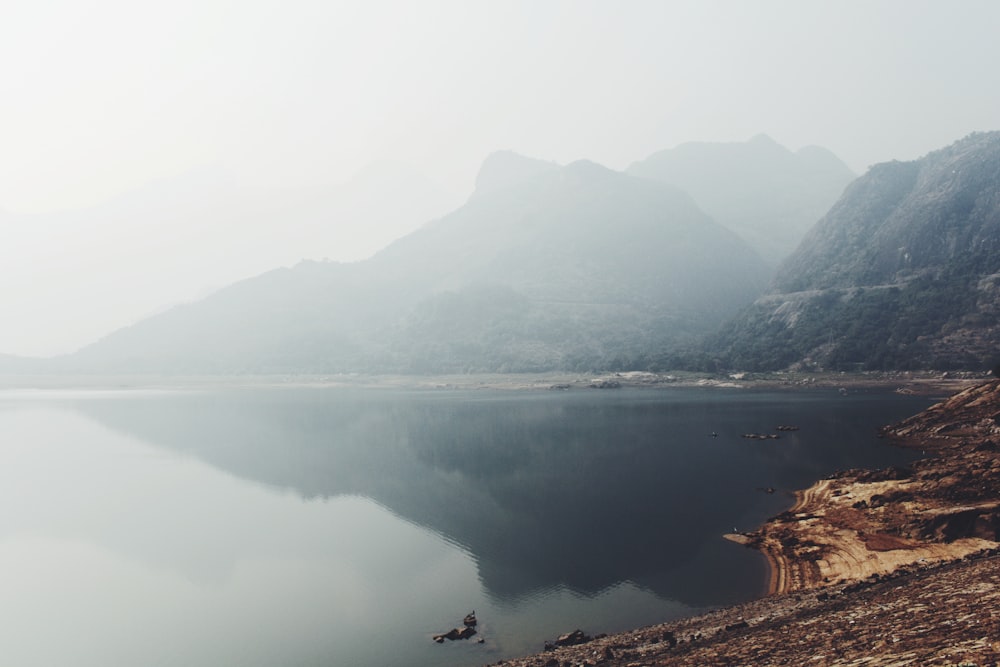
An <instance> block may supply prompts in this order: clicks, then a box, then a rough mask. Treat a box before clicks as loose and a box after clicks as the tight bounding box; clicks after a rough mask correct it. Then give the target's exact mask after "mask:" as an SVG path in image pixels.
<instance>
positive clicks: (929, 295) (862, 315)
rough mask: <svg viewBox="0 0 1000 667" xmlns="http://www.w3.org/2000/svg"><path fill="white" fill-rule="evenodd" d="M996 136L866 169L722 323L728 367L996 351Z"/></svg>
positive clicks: (956, 362) (965, 364)
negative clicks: (760, 292)
mask: <svg viewBox="0 0 1000 667" xmlns="http://www.w3.org/2000/svg"><path fill="white" fill-rule="evenodd" d="M998 297H1000V133H998V132H991V133H978V134H973V135H970V136H968V137H966V138H964V139H962V140H961V141H958V142H956V143H955V144H953V145H951V146H949V147H947V148H944V149H941V150H938V151H935V152H933V153H930V154H928V155H927V156H925V157H923V158H921V159H919V160H915V161H913V162H905V163H902V162H891V163H886V164H881V165H877V166H875V167H873V168H872V169H871V170H870V171H869V172H868V173H867V174H866V175H865V176H863V177H861V178H859V179H858V180H857V181H856V182H854V183H853V184H852V185H851V186H850V187H849V188H848V189H847V191H846V192H845V193H844V196H843V197H842V198H841V199H840V201H838V202H837V204H836V205H835V206H834V207H833V208H832V209H831V210H830V212H829V213H828V214H827V215H826V216H825V217H824V218H823V219H822V220H821V221H820V222H819V223H818V224H817V225H816V227H815V228H814V229H813V230H812V231H811V232H810V233H809V234H808V236H807V237H806V239H805V240H804V241H803V242H802V245H801V246H800V247H799V248H798V250H796V252H795V253H794V254H793V255H792V256H791V257H789V258H788V260H787V261H786V262H785V264H784V265H783V267H782V268H781V270H780V271H779V273H778V275H777V277H776V278H775V280H774V283H773V286H772V290H771V294H769V295H767V296H764V297H761V298H760V299H759V300H758V301H757V302H756V303H755V304H754V305H753V307H752V308H750V309H749V310H748V311H746V312H745V313H744V314H743V315H742V316H741V317H740V318H738V319H737V320H736V321H735V322H733V323H732V324H731V325H729V326H728V327H727V329H726V331H725V332H724V334H723V336H722V338H721V343H720V347H719V349H720V350H722V352H723V354H724V356H725V357H726V358H727V359H728V360H729V362H730V363H731V364H734V365H738V366H741V367H760V368H775V367H782V366H787V365H790V364H801V363H806V364H819V365H822V366H827V367H833V368H857V367H862V368H959V367H962V368H980V367H983V366H985V365H987V364H989V363H991V361H992V359H993V357H994V356H995V355H996V354H997V350H998V349H1000V327H998V326H997V325H998V323H1000V319H998V318H1000V298H998Z"/></svg>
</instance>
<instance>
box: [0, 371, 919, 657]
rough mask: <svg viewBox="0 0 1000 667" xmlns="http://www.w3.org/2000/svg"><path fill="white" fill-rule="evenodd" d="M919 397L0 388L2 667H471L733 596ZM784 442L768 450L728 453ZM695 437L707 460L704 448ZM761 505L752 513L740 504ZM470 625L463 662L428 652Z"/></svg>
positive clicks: (864, 462) (899, 455) (877, 450)
mask: <svg viewBox="0 0 1000 667" xmlns="http://www.w3.org/2000/svg"><path fill="white" fill-rule="evenodd" d="M929 403H930V401H929V400H927V399H920V398H912V397H903V396H897V395H894V394H886V393H866V394H852V395H850V396H847V397H841V396H839V395H838V394H837V392H836V391H833V390H829V391H825V390H814V391H810V392H804V393H763V392H761V393H752V392H746V391H730V390H693V389H672V390H665V391H649V390H644V391H640V390H620V391H576V392H565V393H563V392H514V393H503V392H475V391H440V392H438V391H423V392H416V391H414V392H403V391H389V390H367V391H361V390H353V389H352V390H348V389H279V390H274V389H242V390H238V389H228V390H218V391H204V390H202V391H190V392H185V391H174V392H147V391H138V390H137V391H121V392H101V391H90V392H76V393H73V392H19V391H5V392H0V502H2V507H3V508H4V509H3V511H2V515H0V516H2V517H3V519H2V521H3V523H2V528H0V590H2V591H3V595H2V596H0V647H2V649H0V655H2V662H3V663H4V664H11V665H20V666H32V665H77V666H91V665H93V666H98V665H100V666H101V667H108V666H114V665H184V666H186V667H194V666H199V665H205V666H212V667H218V666H220V665H240V666H245V665H248V666H250V665H283V666H293V665H337V666H353V665H359V666H363V665H373V666H374V665H379V666H382V667H393V666H395V665H399V666H403V665H405V666H407V667H414V666H417V667H419V666H421V665H480V664H485V663H488V662H495V661H497V660H499V659H500V658H503V657H509V656H513V655H520V654H524V653H527V652H533V651H536V650H538V649H540V648H541V646H542V643H543V641H544V640H545V639H547V638H548V639H551V638H554V637H555V636H557V635H558V634H560V633H562V632H565V631H568V630H572V629H575V628H577V627H579V628H582V629H584V630H586V631H588V632H592V633H593V632H611V631H615V630H621V629H625V628H627V627H633V626H636V625H641V624H648V623H652V622H656V621H661V620H667V619H670V618H675V617H678V616H682V615H687V614H691V613H694V612H697V611H699V610H702V609H704V608H708V607H713V606H718V605H723V604H728V603H733V602H738V601H741V600H746V599H748V598H751V597H755V596H758V595H760V594H761V593H762V592H763V591H764V586H765V581H764V577H765V566H764V563H763V560H762V558H760V557H759V556H758V555H757V554H756V553H754V552H752V551H749V550H747V549H744V548H742V547H739V546H737V545H734V544H731V543H728V542H726V541H724V540H722V539H721V538H720V535H721V534H722V533H725V532H729V531H732V530H733V528H738V529H740V530H747V529H751V528H753V527H754V526H755V525H756V524H757V523H759V522H760V521H762V520H763V519H765V518H766V517H767V516H769V515H772V514H774V513H777V512H779V511H781V510H782V509H784V508H786V507H787V505H788V504H789V503H790V497H789V496H788V492H789V491H791V490H793V489H796V488H801V487H804V486H807V485H808V484H810V483H811V482H812V481H814V480H815V479H817V478H819V477H821V476H824V475H827V474H829V473H830V472H832V471H834V470H836V469H838V468H846V467H853V466H882V465H888V464H891V463H900V462H903V461H907V460H910V459H911V455H910V454H909V453H907V452H904V451H901V450H897V449H893V448H891V447H888V446H886V445H884V444H883V443H882V442H881V441H879V440H877V439H876V438H875V437H874V429H875V428H876V426H878V425H879V424H883V423H887V422H890V421H893V420H896V419H899V418H902V417H904V416H907V415H910V414H913V413H915V412H917V411H919V410H920V409H922V408H923V407H925V406H927V405H928V404H929ZM777 424H796V425H799V426H800V427H801V430H800V431H798V432H796V433H791V434H787V435H784V436H783V437H782V439H780V440H777V441H765V442H760V441H749V440H745V439H743V438H741V437H740V434H741V433H744V432H747V431H769V430H771V429H772V428H773V427H774V426H775V425H777ZM713 431H715V432H717V433H718V437H710V435H709V434H710V433H711V432H713ZM764 487H774V488H776V489H778V492H777V493H775V494H773V495H769V494H767V493H764V492H763V491H761V490H760V489H762V488H764ZM472 609H475V610H476V612H477V614H478V616H479V619H480V622H481V624H480V630H481V635H480V636H481V637H483V638H484V639H485V643H483V644H476V643H473V642H451V643H446V644H444V645H437V644H434V643H433V642H432V641H431V639H430V637H431V635H432V634H434V633H437V632H442V631H446V630H448V629H449V628H451V627H454V626H455V625H459V624H460V623H461V619H462V616H463V615H464V614H465V613H467V612H468V611H470V610H472Z"/></svg>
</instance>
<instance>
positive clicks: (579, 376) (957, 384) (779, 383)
mask: <svg viewBox="0 0 1000 667" xmlns="http://www.w3.org/2000/svg"><path fill="white" fill-rule="evenodd" d="M985 377H986V376H984V375H983V374H982V373H971V372H967V373H941V372H931V371H912V372H911V371H899V372H897V371H887V372H857V373H790V372H789V373H785V372H780V373H732V374H725V375H720V374H709V373H693V372H684V371H674V372H669V373H650V372H644V371H629V372H612V373H569V372H555V371H553V372H542V373H510V374H500V373H484V374H475V373H470V374H446V375H364V374H355V373H351V374H315V375H306V374H271V375H158V374H133V375H125V374H122V375H116V374H108V375H40V374H32V375H18V374H0V391H4V390H48V389H58V390H75V389H79V390H85V389H105V390H108V389H113V390H129V389H185V388H190V389H198V388H207V387H231V388H253V387H261V388H264V387H266V388H278V387H316V388H323V387H330V388H335V387H343V388H358V389H400V390H449V389H452V390H494V391H542V390H550V391H551V390H556V391H559V390H562V391H576V390H583V389H601V390H614V389H620V388H625V389H670V388H674V387H679V388H706V389H733V390H753V389H765V390H789V391H798V390H813V389H817V390H818V389H826V390H829V389H833V390H838V391H840V390H843V391H864V390H868V389H881V390H884V389H892V390H894V391H896V392H899V393H905V394H915V395H947V394H952V393H954V392H956V391H958V390H960V389H962V388H964V387H967V386H969V385H972V384H976V383H979V382H982V381H983V380H984V379H985Z"/></svg>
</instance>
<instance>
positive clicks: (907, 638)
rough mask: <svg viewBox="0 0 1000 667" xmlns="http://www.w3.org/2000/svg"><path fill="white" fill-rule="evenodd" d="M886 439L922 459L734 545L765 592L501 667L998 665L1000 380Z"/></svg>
mask: <svg viewBox="0 0 1000 667" xmlns="http://www.w3.org/2000/svg"><path fill="white" fill-rule="evenodd" d="M883 435H884V436H885V437H887V438H890V439H892V440H893V441H894V442H895V443H897V444H899V445H901V446H906V447H912V448H916V449H919V450H921V451H922V452H923V453H925V454H926V455H927V457H926V458H923V459H921V460H919V461H917V462H915V463H913V464H912V465H910V466H907V467H905V468H890V469H886V470H878V471H866V470H851V471H845V472H842V473H838V474H836V475H834V476H833V477H831V478H830V479H825V480H821V481H819V482H817V483H816V484H815V485H813V486H812V487H810V488H809V489H806V490H805V491H802V492H799V493H798V495H797V498H796V503H795V505H794V506H793V507H792V508H791V509H789V510H788V511H786V512H783V513H782V514H780V515H778V516H776V517H774V518H772V519H771V520H769V521H768V522H766V523H765V524H764V525H763V526H761V528H760V529H759V530H757V531H755V532H753V533H747V534H741V535H733V536H730V538H731V539H734V540H737V541H740V542H743V543H744V544H746V545H747V546H749V547H752V548H757V549H760V550H761V551H762V552H763V553H764V554H765V555H766V556H767V558H768V561H769V562H770V564H771V569H772V573H771V586H770V588H771V595H769V596H768V597H766V598H764V599H761V600H758V601H755V602H752V603H749V604H746V605H741V606H738V607H732V608H729V609H723V610H720V611H717V612H713V613H711V614H708V615H705V616H700V617H696V618H691V619H686V620H683V621H678V622H674V623H668V624H663V625H658V626H652V627H649V628H644V629H641V630H637V631H634V632H628V633H623V634H619V635H614V636H610V637H603V638H601V639H596V640H592V641H591V642H588V643H587V644H584V645H580V646H574V647H564V648H558V649H556V650H555V651H552V652H548V653H543V654H539V655H536V656H530V657H528V658H523V659H519V660H510V661H506V662H501V663H497V664H499V665H504V666H506V667H529V666H531V667H565V666H566V665H591V666H597V665H605V666H608V667H640V666H646V665H650V666H651V665H801V664H813V665H952V666H956V665H966V666H968V665H977V666H983V665H996V664H998V663H1000V604H998V602H1000V555H998V554H1000V381H995V380H994V381H989V382H987V383H985V384H979V385H976V386H973V387H970V388H968V389H965V390H963V391H960V392H959V393H958V394H956V395H955V396H953V397H952V398H950V399H948V400H946V401H944V402H942V403H939V404H937V405H935V406H933V407H931V408H929V409H928V410H926V411H924V412H922V413H921V414H919V415H916V416H914V417H911V418H910V419H907V420H905V421H903V422H901V423H899V424H896V425H893V426H891V427H887V428H886V429H884V431H883Z"/></svg>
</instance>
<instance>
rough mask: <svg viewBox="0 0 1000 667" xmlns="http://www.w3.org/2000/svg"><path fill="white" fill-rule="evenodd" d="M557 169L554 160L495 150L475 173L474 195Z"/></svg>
mask: <svg viewBox="0 0 1000 667" xmlns="http://www.w3.org/2000/svg"><path fill="white" fill-rule="evenodd" d="M556 169H559V165H558V164H556V163H555V162H546V161H544V160H536V159H534V158H530V157H525V156H523V155H518V154H517V153H515V152H513V151H496V152H495V153H492V154H491V155H489V156H488V157H487V158H486V160H485V161H484V162H483V165H482V167H480V169H479V173H478V174H477V175H476V191H475V194H476V195H484V194H487V193H490V192H495V191H497V190H502V189H504V188H509V187H512V186H516V185H520V184H521V183H523V182H525V181H528V180H531V179H532V178H534V177H535V176H538V175H539V174H543V173H545V172H548V171H555V170H556Z"/></svg>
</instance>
